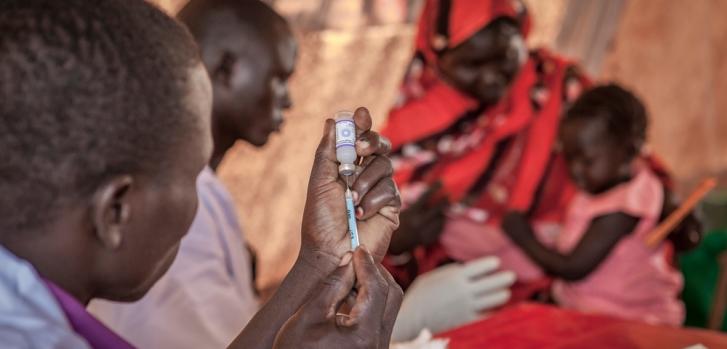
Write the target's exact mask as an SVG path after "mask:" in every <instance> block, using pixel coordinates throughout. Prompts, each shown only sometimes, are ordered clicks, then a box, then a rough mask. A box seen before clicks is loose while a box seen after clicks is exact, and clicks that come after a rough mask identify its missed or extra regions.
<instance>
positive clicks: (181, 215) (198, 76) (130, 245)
mask: <svg viewBox="0 0 727 349" xmlns="http://www.w3.org/2000/svg"><path fill="white" fill-rule="evenodd" d="M190 75H191V76H192V78H191V79H190V81H191V83H190V89H189V90H190V93H189V94H188V96H187V98H186V101H185V103H186V104H187V106H188V108H189V109H190V110H193V111H194V113H195V114H196V115H197V118H196V119H197V120H196V121H197V122H198V125H197V127H196V128H194V129H193V130H191V131H190V132H189V134H186V135H183V137H182V138H181V139H183V140H184V141H183V142H180V143H181V144H180V146H179V147H178V148H177V149H175V150H173V151H172V152H171V153H170V154H168V156H169V157H170V159H169V163H170V166H169V168H166V169H163V170H161V171H156V172H158V173H151V174H145V175H141V176H137V177H135V178H134V183H133V184H132V185H131V187H130V189H129V191H130V192H129V207H130V210H129V212H130V213H129V220H128V222H127V223H126V224H125V226H124V227H123V228H122V229H123V240H122V243H121V245H120V246H119V248H118V249H117V250H115V251H110V252H109V251H106V255H105V257H104V259H103V263H104V267H103V268H101V269H100V271H99V272H100V273H101V274H102V275H97V276H96V279H97V280H103V281H101V282H98V283H99V284H100V285H98V287H97V290H96V292H97V294H96V296H97V297H102V298H107V299H111V300H117V301H133V300H136V299H139V298H141V297H142V296H143V295H144V294H145V293H146V292H147V291H148V290H149V288H151V286H152V285H153V284H154V283H155V282H156V281H157V280H158V279H159V278H160V277H161V276H162V275H163V274H164V273H165V272H166V271H167V270H168V269H169V267H170V266H171V264H172V261H173V260H174V257H175V256H176V254H177V251H178V249H179V243H180V240H181V239H182V237H183V236H184V235H185V234H186V233H187V231H188V229H189V227H190V225H191V224H192V221H193V219H194V216H195V214H196V211H197V190H196V179H197V176H198V174H199V173H200V171H201V170H202V169H203V168H204V166H206V164H207V162H208V161H209V157H210V153H211V150H212V137H211V132H210V125H211V122H210V112H211V108H212V92H211V86H210V82H209V79H208V77H207V74H206V72H205V70H204V67H203V66H202V65H201V64H200V65H199V66H198V67H197V68H196V69H195V70H194V71H192V72H190ZM97 270H98V269H97Z"/></svg>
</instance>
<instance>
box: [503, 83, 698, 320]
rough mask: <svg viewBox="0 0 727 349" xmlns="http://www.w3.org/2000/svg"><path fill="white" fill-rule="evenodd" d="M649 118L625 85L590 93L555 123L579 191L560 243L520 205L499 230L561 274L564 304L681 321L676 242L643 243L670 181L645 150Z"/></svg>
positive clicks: (557, 287) (556, 293) (558, 289)
mask: <svg viewBox="0 0 727 349" xmlns="http://www.w3.org/2000/svg"><path fill="white" fill-rule="evenodd" d="M646 126H647V119H646V111H645V108H644V106H643V105H642V103H641V102H640V101H639V100H638V99H637V98H636V97H634V96H633V95H632V94H631V93H630V92H628V91H626V90H624V89H623V88H621V87H619V86H617V85H607V86H601V87H597V88H594V89H592V90H590V91H588V92H586V93H584V94H583V95H582V96H581V97H580V98H579V99H577V100H576V102H575V103H574V105H573V106H572V107H571V108H570V109H569V110H568V112H567V114H566V115H565V117H564V119H563V120H562V123H561V126H560V131H559V138H560V146H561V148H562V152H563V155H564V156H565V159H566V162H567V164H568V169H569V172H570V175H571V177H572V178H573V181H574V182H575V183H576V185H577V186H578V187H579V192H578V194H577V195H576V197H575V198H574V199H573V201H571V204H570V207H569V210H568V213H567V216H566V221H565V225H564V228H563V231H562V232H561V233H560V235H559V236H558V238H557V241H556V244H555V248H554V249H548V248H546V247H544V246H543V245H542V244H541V243H540V242H539V241H538V240H537V239H536V238H535V237H534V234H533V231H532V229H531V228H530V226H529V224H528V222H527V219H526V216H525V215H524V214H522V213H519V212H510V213H508V215H507V216H506V217H505V219H504V221H503V229H504V230H505V231H506V233H507V234H508V236H509V237H510V238H511V239H512V240H513V241H514V242H515V243H516V244H517V245H518V246H520V247H521V248H522V249H523V250H524V251H525V253H526V254H527V255H528V256H529V257H530V258H531V259H532V260H533V261H535V262H536V263H537V264H539V265H540V266H541V267H542V268H543V269H544V270H545V271H546V272H547V273H549V274H551V275H553V276H555V277H556V278H557V279H556V281H555V282H554V284H553V288H552V292H553V297H554V298H555V301H556V302H557V303H558V304H560V305H562V306H564V307H566V308H573V309H578V310H581V311H589V312H597V313H604V314H610V315H614V316H619V317H623V318H630V319H640V320H643V321H646V322H650V323H663V324H671V325H680V324H681V323H682V320H683V319H684V307H683V305H682V303H681V302H680V301H679V299H678V295H679V292H680V290H681V287H682V276H681V274H680V273H679V272H678V271H677V270H675V269H674V268H673V267H672V266H671V264H670V263H669V261H668V258H667V257H668V255H669V253H670V251H669V250H670V248H671V245H670V244H667V243H663V244H661V245H660V246H658V247H657V248H653V249H652V248H649V247H647V246H646V244H645V243H644V237H645V235H646V234H648V233H649V232H650V231H651V230H652V229H653V228H654V226H655V225H656V223H657V222H658V220H659V217H660V216H661V213H662V207H663V204H664V187H663V185H662V183H661V181H660V180H659V178H658V177H657V176H656V175H655V174H654V172H653V171H652V170H651V169H650V168H649V167H648V166H646V164H645V163H644V161H643V159H642V156H641V153H642V152H641V149H642V147H643V145H644V142H645V138H646Z"/></svg>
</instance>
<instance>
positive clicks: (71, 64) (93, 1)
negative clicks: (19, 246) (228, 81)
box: [0, 0, 199, 233]
mask: <svg viewBox="0 0 727 349" xmlns="http://www.w3.org/2000/svg"><path fill="white" fill-rule="evenodd" d="M198 63H199V57H198V53H197V49H196V46H195V44H194V42H193V40H192V38H191V36H190V35H189V33H188V32H187V31H186V30H185V29H184V27H183V26H181V25H180V24H178V23H177V22H176V21H175V20H173V19H171V18H169V17H168V16H167V15H165V14H164V13H163V12H161V11H160V10H159V9H157V8H156V7H154V6H153V5H150V4H148V3H146V2H145V1H142V0H64V1H58V0H3V1H1V2H0V151H1V152H2V158H1V159H0V193H2V195H0V216H2V218H1V219H0V231H1V232H3V233H6V232H7V233H12V232H13V231H14V230H15V231H17V230H27V229H35V228H38V227H42V225H43V224H45V223H47V222H48V221H50V220H51V219H53V218H52V217H53V213H54V209H56V208H58V207H60V205H61V204H63V203H67V202H72V201H71V200H76V199H79V198H83V197H86V196H88V195H89V194H91V192H92V191H93V190H94V189H95V188H96V187H97V185H98V184H99V183H101V182H102V181H104V180H105V179H107V178H108V176H111V175H115V174H119V173H131V174H136V173H141V174H152V173H156V172H151V171H158V170H161V169H163V168H164V166H165V164H167V163H168V162H167V161H166V160H167V159H168V158H169V157H170V155H169V153H170V150H171V149H174V148H175V146H174V144H175V143H178V142H183V141H184V140H183V139H180V138H181V137H180V135H183V134H186V133H185V130H190V129H191V127H199V126H198V125H199V122H198V121H196V120H195V118H194V117H193V115H195V114H193V112H192V109H191V107H190V106H187V105H185V104H184V97H185V96H186V95H187V94H189V82H188V80H189V76H190V72H191V69H193V68H194V67H196V66H197V65H198Z"/></svg>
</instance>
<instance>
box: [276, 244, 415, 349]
mask: <svg viewBox="0 0 727 349" xmlns="http://www.w3.org/2000/svg"><path fill="white" fill-rule="evenodd" d="M354 273H355V274H354ZM354 287H355V289H356V290H357V292H356V294H355V296H354V295H352V294H351V293H350V290H351V289H353V288H354ZM353 297H355V298H353ZM402 298H403V294H402V293H401V289H400V288H399V287H398V286H397V284H396V282H395V281H394V279H393V278H392V277H391V275H390V274H389V273H388V272H387V271H386V270H385V269H384V268H383V267H382V266H381V265H380V264H378V263H376V262H375V261H374V259H373V258H372V257H371V255H370V254H368V253H367V252H366V251H365V248H359V249H357V250H356V252H355V253H354V254H353V269H351V268H349V267H348V265H344V266H342V267H338V268H337V269H336V270H335V271H334V272H333V273H331V274H330V275H329V276H328V279H327V280H326V281H324V282H323V283H322V288H321V289H320V290H317V291H316V292H315V293H314V294H313V295H312V296H311V299H310V300H308V302H306V304H304V305H303V306H302V307H301V308H300V310H298V311H297V312H296V313H295V315H293V316H292V317H291V318H290V319H289V320H288V321H287V322H286V323H285V325H284V326H283V329H282V330H281V331H280V333H279V334H278V335H277V336H276V338H275V344H274V345H273V347H274V348H342V347H347V348H349V347H356V348H388V347H389V338H391V331H392V329H393V328H392V327H390V326H387V324H393V322H394V320H396V315H397V313H398V310H399V306H400V305H401V301H402ZM377 299H385V300H386V302H375V301H374V300H377ZM348 302H350V303H351V304H350V308H351V310H350V311H348V312H347V313H342V312H341V309H342V307H344V305H346V304H348ZM369 318H373V319H378V321H366V319H369ZM353 334H355V335H353ZM301 338H303V340H301ZM351 340H353V342H350V341H351Z"/></svg>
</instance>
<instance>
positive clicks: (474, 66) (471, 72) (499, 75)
mask: <svg viewBox="0 0 727 349" xmlns="http://www.w3.org/2000/svg"><path fill="white" fill-rule="evenodd" d="M526 54H527V50H526V48H525V44H524V41H523V38H522V35H521V34H520V30H519V29H518V27H517V25H516V24H515V23H514V22H512V21H509V20H507V19H498V20H495V21H493V22H492V23H490V24H489V25H487V26H486V27H484V28H483V29H482V30H480V31H479V32H477V33H475V34H474V35H472V37H470V38H469V39H467V40H466V41H464V42H462V43H461V44H459V45H457V46H456V47H454V48H451V49H447V50H445V51H444V52H443V53H442V54H441V55H440V57H439V61H438V69H439V73H440V75H441V76H442V77H443V78H444V79H445V81H447V82H448V83H450V84H451V85H452V86H454V87H455V88H457V89H458V90H460V91H462V92H464V93H466V94H468V95H469V96H471V97H473V98H475V99H477V100H478V101H480V103H483V104H484V105H485V106H491V105H494V104H496V103H497V102H498V101H499V100H500V98H502V97H503V96H504V95H505V93H506V92H507V90H508V88H509V87H510V85H511V84H512V82H513V81H514V80H515V76H516V75H517V73H518V72H519V71H520V67H521V66H522V63H523V62H524V60H525V55H526Z"/></svg>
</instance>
